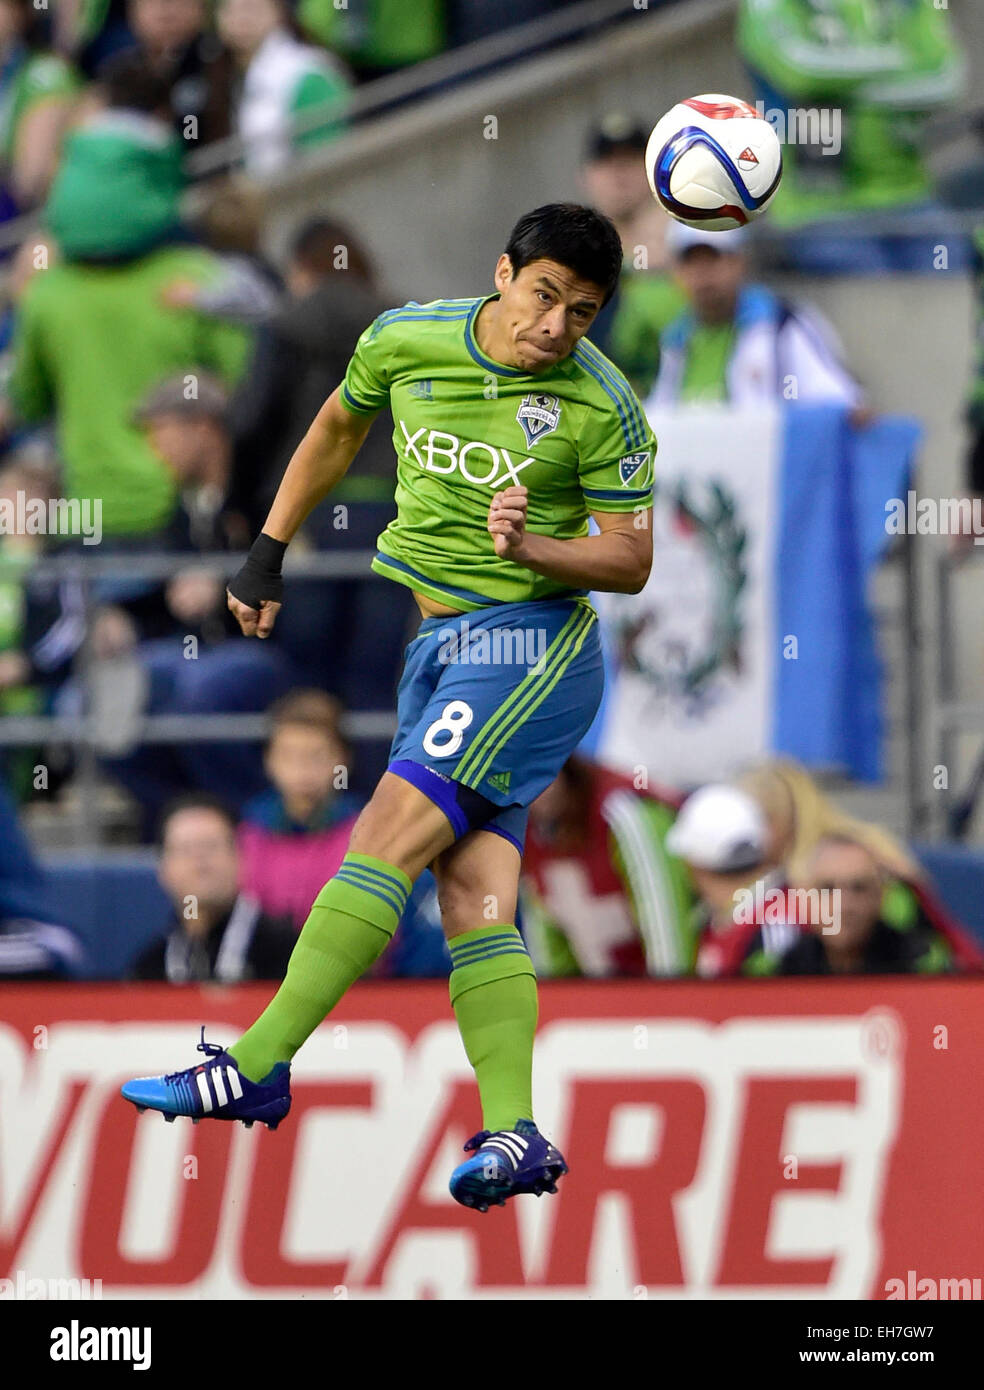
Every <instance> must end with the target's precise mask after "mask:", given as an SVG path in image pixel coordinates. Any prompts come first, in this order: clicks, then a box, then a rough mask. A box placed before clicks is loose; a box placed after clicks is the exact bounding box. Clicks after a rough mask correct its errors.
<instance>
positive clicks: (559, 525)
mask: <svg viewBox="0 0 984 1390" xmlns="http://www.w3.org/2000/svg"><path fill="white" fill-rule="evenodd" d="M496 297H497V296H495V295H491V296H488V299H492V298H496ZM488 299H440V300H435V301H434V302H433V303H430V304H416V303H410V304H406V305H404V306H403V308H400V309H391V310H389V311H388V312H387V313H384V314H380V316H379V317H378V318H377V319H376V320H375V321H374V322H373V323H372V324H370V326H369V327H368V328H367V329H366V331H365V332H364V333H363V335H362V337H361V338H360V339H359V342H358V345H357V347H356V350H355V353H354V355H353V357H352V360H351V362H350V363H349V367H348V371H347V372H346V375H345V381H344V383H343V386H342V399H343V401H344V403H345V406H346V407H347V409H348V410H350V411H352V412H353V413H354V414H357V415H364V414H374V413H375V412H376V411H378V410H381V409H382V408H383V406H385V405H386V404H389V406H390V408H391V410H392V413H393V426H394V429H393V444H394V447H395V449H396V457H397V483H396V502H397V508H398V511H397V516H396V519H395V520H394V521H393V522H391V524H390V525H389V526H388V527H387V528H386V530H385V531H384V532H383V534H382V535H381V536H380V537H379V541H378V547H379V553H378V554H377V556H376V558H375V560H374V561H373V569H374V570H376V571H377V572H378V573H379V574H384V575H386V576H387V577H388V578H390V579H395V580H396V581H397V582H398V583H400V584H406V585H408V587H410V588H411V589H416V590H417V591H418V592H420V593H422V594H426V595H428V596H429V597H430V598H432V599H434V600H436V601H437V602H438V603H445V604H447V605H448V606H449V607H452V608H457V609H459V610H460V611H462V612H469V611H471V610H473V609H476V608H484V607H486V606H488V605H489V604H493V603H520V602H525V601H528V600H537V599H545V598H559V597H563V596H567V595H570V594H571V592H572V590H571V589H569V588H567V587H565V586H564V585H563V584H560V583H558V582H557V581H556V580H553V579H548V578H546V577H544V576H543V575H539V574H534V573H533V571H532V570H528V569H526V568H525V567H524V566H523V565H519V564H516V563H515V561H513V560H508V559H502V558H500V557H499V556H498V555H496V553H495V547H494V545H493V541H492V537H491V536H490V535H489V532H488V529H487V522H488V514H489V506H490V505H491V501H492V497H493V494H494V493H495V492H497V491H499V490H500V489H502V488H505V487H510V486H512V485H513V484H519V485H522V486H525V487H526V488H528V489H529V502H528V510H527V527H528V529H529V530H530V531H533V532H537V533H538V534H540V535H547V536H553V537H554V538H556V539H558V540H568V539H570V538H572V537H574V536H584V535H586V534H587V531H588V516H589V514H590V513H592V512H632V511H634V510H637V509H640V510H641V509H644V508H646V507H648V506H649V505H650V504H651V500H652V483H653V461H654V455H655V451H656V441H655V439H654V438H653V434H652V431H651V429H650V428H649V425H648V423H647V421H646V417H645V415H644V414H643V411H642V407H641V406H640V404H639V402H638V400H637V398H636V396H635V395H634V393H633V391H632V389H631V387H630V386H629V385H628V383H627V382H626V380H625V377H624V376H623V375H622V374H621V372H620V371H619V370H618V369H617V368H616V367H615V366H613V364H612V363H611V362H610V361H609V360H608V358H607V357H605V356H604V355H603V354H602V353H601V352H599V351H598V349H597V348H596V347H595V346H594V345H593V344H592V343H590V342H589V341H588V340H587V339H585V338H582V339H581V340H580V342H579V343H578V345H577V347H576V348H575V349H574V351H573V353H571V354H570V356H569V357H566V358H564V360H563V361H561V362H558V363H556V364H555V365H553V366H552V367H550V368H549V369H548V370H546V371H544V372H542V373H536V374H533V373H530V372H524V371H521V370H519V369H518V368H514V367H506V366H503V365H502V364H501V363H499V362H493V361H492V360H491V359H490V358H488V357H486V356H485V355H484V353H483V352H482V350H481V348H480V347H479V345H478V342H477V340H476V337H475V332H474V326H475V319H476V317H477V315H478V312H479V310H480V309H481V307H482V305H483V304H485V303H487V302H488Z"/></svg>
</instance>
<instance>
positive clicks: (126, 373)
mask: <svg viewBox="0 0 984 1390" xmlns="http://www.w3.org/2000/svg"><path fill="white" fill-rule="evenodd" d="M35 254H36V256H39V255H44V254H48V253H45V252H44V248H41V250H40V251H38V250H37V248H36V253H35ZM48 260H49V264H48V268H47V269H46V270H44V271H43V273H37V274H34V275H33V277H32V278H31V279H30V280H28V282H27V285H26V288H25V289H24V291H23V294H22V296H21V298H20V301H19V303H18V306H17V321H16V326H15V331H14V340H13V345H12V353H13V370H12V375H11V379H10V381H9V383H8V388H7V390H8V397H9V405H8V407H7V411H6V421H5V423H6V425H7V427H8V428H9V427H10V425H11V423H12V417H13V418H19V419H20V420H21V421H24V422H27V423H36V422H41V421H44V420H46V419H49V418H52V417H53V418H54V419H55V422H56V425H57V434H58V446H59V453H60V456H61V459H62V463H63V467H64V483H63V486H64V487H65V489H66V495H67V496H68V497H69V498H80V499H90V500H92V501H95V500H98V503H99V505H100V507H101V522H102V531H103V534H104V536H105V537H107V538H121V537H143V538H146V537H147V536H149V535H152V534H153V533H155V532H159V531H161V530H162V529H163V528H164V527H166V526H167V524H168V522H169V521H170V519H171V517H172V516H173V515H174V511H175V505H176V489H175V485H174V480H173V478H172V476H171V475H170V473H169V471H168V469H167V467H166V465H165V464H164V462H163V460H162V459H161V458H159V456H158V455H157V454H156V453H155V452H154V450H153V449H152V447H151V446H150V444H149V442H148V441H147V440H146V438H145V437H144V436H143V434H142V433H141V431H140V430H139V429H138V427H137V426H136V424H135V423H134V419H133V413H134V410H135V409H136V407H137V405H138V404H139V403H140V401H141V400H142V399H143V397H144V396H145V395H146V393H147V391H148V390H149V389H150V388H151V387H152V386H154V385H155V384H156V383H157V382H159V381H161V380H162V379H163V378H165V377H167V376H169V375H170V374H172V373H174V372H184V373H188V372H191V373H195V372H197V371H212V372H215V373H217V374H218V375H219V376H220V377H221V378H222V379H223V380H224V381H226V382H232V381H234V380H235V379H236V377H237V376H238V375H239V374H240V373H241V372H242V370H243V368H244V367H245V364H246V359H247V355H248V351H249V342H250V336H249V334H248V333H247V331H246V330H245V329H243V328H241V327H239V326H237V325H233V324H226V323H223V322H221V321H220V320H217V319H212V318H209V317H206V316H204V315H202V314H200V313H198V312H196V311H194V310H192V309H187V308H168V307H166V306H165V305H163V304H162V303H161V295H162V292H163V290H164V288H165V286H167V285H170V284H173V283H174V281H176V280H191V281H194V282H196V283H201V284H205V283H208V282H210V281H212V282H214V281H215V280H217V279H218V278H219V276H220V275H221V263H220V262H218V261H217V260H216V258H215V257H213V256H212V255H211V254H210V253H209V252H207V251H204V250H201V249H199V248H197V247H192V246H178V245H175V246H166V247H162V248H160V249H159V250H156V251H152V252H151V253H150V254H149V255H146V256H142V257H139V258H137V259H135V260H131V261H123V262H119V263H117V264H113V265H111V266H110V265H107V266H98V267H97V266H91V265H85V264H72V263H69V262H62V263H52V262H55V257H54V255H53V253H51V254H48ZM35 264H37V260H35Z"/></svg>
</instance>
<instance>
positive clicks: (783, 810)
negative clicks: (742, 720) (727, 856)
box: [740, 758, 984, 970]
mask: <svg viewBox="0 0 984 1390" xmlns="http://www.w3.org/2000/svg"><path fill="white" fill-rule="evenodd" d="M740 785H741V786H742V788H743V789H744V790H745V791H747V792H748V793H749V794H750V795H751V796H753V797H754V798H755V800H756V802H757V803H758V805H759V807H760V808H761V810H762V813H763V814H764V816H765V818H766V824H767V827H768V855H767V857H768V861H769V863H770V865H773V866H776V865H783V864H785V865H787V866H788V874H789V877H790V879H793V880H796V881H799V880H801V879H803V878H804V877H805V876H806V875H807V873H808V872H809V864H810V857H811V855H812V854H813V851H814V850H815V848H816V846H817V845H818V844H819V842H820V841H821V839H825V838H829V837H834V838H839V839H847V840H850V841H852V842H854V843H856V844H858V845H860V846H862V847H863V848H864V849H865V850H867V852H868V853H869V854H870V855H871V857H872V858H873V859H874V861H875V863H876V864H877V865H878V868H879V870H880V872H881V874H882V877H883V883H884V888H883V895H882V903H881V909H880V912H881V916H882V917H883V918H884V919H885V921H886V922H887V923H888V924H889V926H891V927H894V928H895V929H897V930H899V931H907V930H909V929H910V928H912V927H915V926H916V925H918V923H920V922H921V921H922V922H925V923H927V924H928V925H929V927H931V928H932V930H934V931H935V932H937V933H939V935H940V936H941V937H942V938H943V939H944V940H945V941H946V944H947V947H948V950H949V952H950V954H951V956H952V958H953V961H954V964H955V966H956V967H957V968H958V969H969V970H977V969H980V968H981V967H982V965H984V952H982V950H981V948H980V946H979V945H978V943H977V942H976V940H975V939H974V937H973V936H972V935H971V934H970V932H968V931H967V929H966V928H965V927H963V926H962V925H961V924H960V923H959V922H957V921H955V920H954V919H953V917H951V916H950V914H949V913H948V912H947V910H946V908H945V907H944V906H943V904H942V903H941V902H940V900H939V898H938V897H937V896H936V893H935V892H934V890H933V887H932V885H931V884H930V883H929V882H928V881H927V878H926V874H925V872H924V871H923V869H922V867H921V866H920V864H919V863H918V862H917V861H916V859H915V858H914V857H913V855H912V854H910V852H909V851H908V849H907V848H906V847H905V846H904V845H903V844H901V843H900V842H899V841H898V840H897V839H896V838H895V836H894V835H892V834H891V833H890V832H889V831H887V830H885V829H884V828H883V827H882V826H880V825H872V824H869V823H868V822H866V821H861V820H858V819H857V818H856V817H854V816H849V815H847V814H845V813H844V812H843V811H841V810H840V808H839V807H837V806H835V805H834V803H833V802H832V801H830V800H829V799H828V798H827V797H826V796H825V795H824V794H823V792H822V791H821V790H820V788H819V787H818V786H817V784H816V782H814V780H813V778H812V777H811V776H810V775H809V773H808V772H807V771H806V770H805V768H802V767H800V766H799V764H798V763H795V762H793V761H792V760H789V759H782V758H776V759H772V760H771V761H769V762H766V763H763V764H762V765H760V766H759V767H756V768H752V769H751V770H750V771H749V772H747V773H746V774H745V775H744V776H743V777H742V778H741V780H740Z"/></svg>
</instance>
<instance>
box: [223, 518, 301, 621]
mask: <svg viewBox="0 0 984 1390" xmlns="http://www.w3.org/2000/svg"><path fill="white" fill-rule="evenodd" d="M286 552H287V544H286V542H285V541H275V540H274V539H273V537H272V536H268V535H266V533H265V532H263V531H261V532H260V534H259V535H258V536H257V538H256V540H255V541H254V542H253V544H252V545H251V546H250V550H249V554H248V555H247V556H246V563H245V564H244V565H243V567H242V569H241V570H240V571H239V573H238V574H237V575H236V577H235V578H234V579H233V580H232V581H231V582H230V584H229V592H230V594H232V596H233V598H237V599H238V600H239V602H240V603H245V605H246V607H247V608H255V609H257V610H259V608H260V607H261V605H262V604H264V603H267V602H272V603H280V602H281V601H282V600H283V595H284V581H283V578H282V576H281V573H280V569H281V566H282V565H283V562H284V555H285V554H286Z"/></svg>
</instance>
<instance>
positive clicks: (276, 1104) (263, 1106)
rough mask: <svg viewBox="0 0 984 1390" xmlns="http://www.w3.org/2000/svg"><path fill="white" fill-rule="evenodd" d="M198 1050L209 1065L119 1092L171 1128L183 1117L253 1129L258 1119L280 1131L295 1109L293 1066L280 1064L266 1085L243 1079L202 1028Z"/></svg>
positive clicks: (141, 1081)
mask: <svg viewBox="0 0 984 1390" xmlns="http://www.w3.org/2000/svg"><path fill="white" fill-rule="evenodd" d="M198 1051H199V1052H204V1053H205V1056H206V1058H207V1059H208V1060H207V1061H205V1062H201V1063H199V1065H198V1066H197V1067H188V1068H187V1070H186V1071H175V1072H169V1073H168V1074H167V1075H165V1076H140V1077H136V1078H135V1079H134V1080H133V1081H127V1082H126V1083H125V1084H124V1085H123V1086H122V1087H121V1088H120V1089H121V1094H122V1096H123V1099H124V1100H128V1101H130V1102H131V1103H132V1104H133V1105H135V1106H136V1108H137V1110H138V1112H140V1113H142V1112H143V1111H144V1110H158V1111H160V1113H161V1114H162V1115H163V1116H164V1119H165V1120H166V1121H167V1122H168V1124H173V1122H174V1120H175V1118H176V1117H177V1116H178V1115H185V1116H187V1117H188V1118H189V1119H190V1120H191V1122H192V1124H196V1125H197V1124H198V1122H199V1120H203V1119H209V1120H242V1122H243V1124H244V1125H245V1126H246V1128H247V1129H251V1128H252V1127H253V1125H254V1124H255V1123H256V1121H257V1120H259V1121H260V1123H261V1124H265V1125H266V1127H267V1129H276V1128H277V1126H278V1125H279V1124H280V1121H281V1120H283V1119H284V1118H285V1117H286V1115H287V1112H288V1111H289V1110H290V1064H289V1063H288V1062H278V1063H277V1065H276V1066H275V1067H274V1068H273V1070H272V1071H271V1072H270V1073H269V1075H268V1076H265V1077H264V1078H263V1080H262V1081H250V1080H249V1078H248V1077H246V1076H243V1074H242V1072H241V1071H240V1070H239V1068H238V1067H237V1066H236V1063H235V1061H234V1059H233V1058H232V1057H230V1056H229V1054H228V1052H226V1051H224V1050H223V1049H222V1048H221V1047H219V1046H218V1045H217V1044H216V1043H208V1042H206V1041H205V1029H204V1028H203V1029H202V1034H201V1041H200V1042H199V1044H198Z"/></svg>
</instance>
